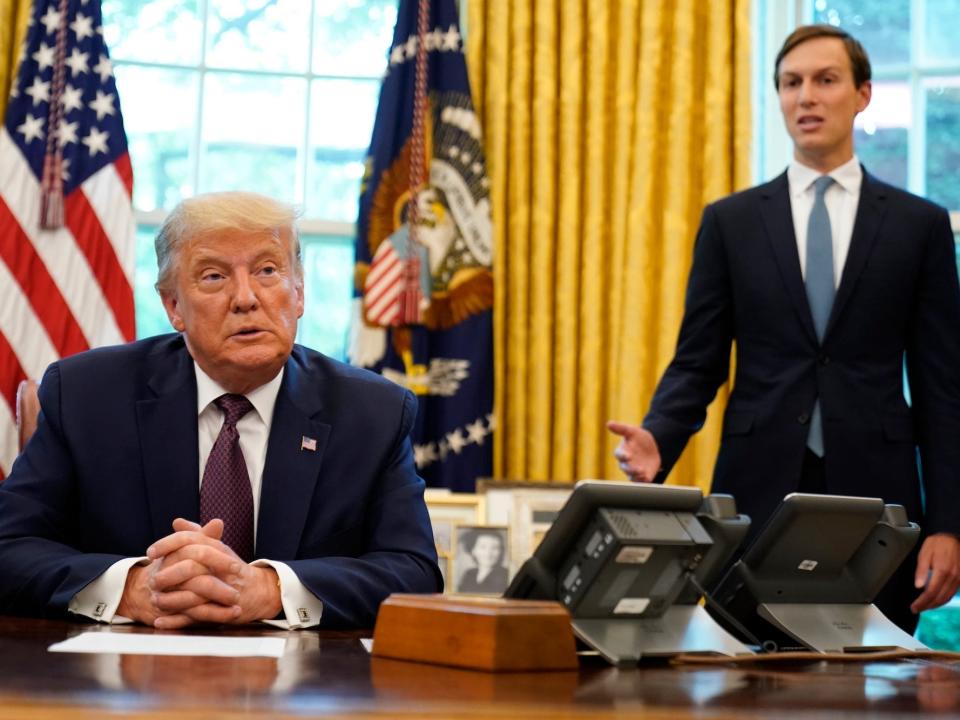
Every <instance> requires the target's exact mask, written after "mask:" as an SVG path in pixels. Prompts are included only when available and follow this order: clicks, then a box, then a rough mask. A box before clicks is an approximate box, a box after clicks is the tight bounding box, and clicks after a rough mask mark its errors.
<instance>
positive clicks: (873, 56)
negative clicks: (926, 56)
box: [813, 0, 910, 67]
mask: <svg viewBox="0 0 960 720" xmlns="http://www.w3.org/2000/svg"><path fill="white" fill-rule="evenodd" d="M813 21H814V22H818V23H829V24H830V25H838V26H839V27H842V28H843V29H844V30H846V31H847V32H849V33H850V34H851V35H853V36H854V37H855V38H857V40H859V41H860V42H861V43H862V44H863V46H864V48H866V50H867V54H868V55H869V56H870V61H871V63H872V64H873V65H874V67H876V66H879V65H886V64H889V63H907V62H909V61H910V0H884V1H883V2H875V1H874V0H815V2H814V20H813Z"/></svg>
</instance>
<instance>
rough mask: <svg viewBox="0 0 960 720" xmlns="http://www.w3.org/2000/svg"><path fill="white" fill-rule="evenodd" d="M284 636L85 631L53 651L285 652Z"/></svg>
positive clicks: (236, 654) (247, 654)
mask: <svg viewBox="0 0 960 720" xmlns="http://www.w3.org/2000/svg"><path fill="white" fill-rule="evenodd" d="M284 644H285V640H284V639H283V638H276V637H217V636H216V635H149V634H141V633H112V632H85V633H81V634H80V635H76V636H74V637H72V638H69V639H67V640H64V641H63V642H58V643H54V644H53V645H51V646H50V647H49V648H47V650H49V651H50V652H75V653H115V654H120V655H212V656H214V657H273V658H278V657H281V656H283V647H284Z"/></svg>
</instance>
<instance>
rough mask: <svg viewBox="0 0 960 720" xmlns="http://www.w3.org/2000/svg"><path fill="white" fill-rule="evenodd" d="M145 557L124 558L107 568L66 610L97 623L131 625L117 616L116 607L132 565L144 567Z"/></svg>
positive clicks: (147, 560)
mask: <svg viewBox="0 0 960 720" xmlns="http://www.w3.org/2000/svg"><path fill="white" fill-rule="evenodd" d="M149 562H150V561H149V559H148V558H146V557H138V558H124V559H123V560H118V561H117V562H115V563H114V564H113V565H111V566H110V567H108V568H107V569H106V571H105V572H104V573H103V575H101V576H100V577H98V578H97V579H96V580H94V581H93V582H91V583H90V584H89V585H87V586H86V587H85V588H84V589H83V590H81V591H80V592H78V593H77V594H76V595H74V596H73V599H72V600H71V601H70V606H69V607H68V608H67V609H68V610H69V611H70V612H72V613H74V614H75V615H84V616H85V617H88V618H92V619H93V620H96V621H97V622H102V623H112V624H114V625H121V624H123V623H132V622H133V620H131V619H130V618H126V617H123V615H117V614H116V613H117V606H118V605H120V600H121V598H122V597H123V588H124V587H125V586H126V584H127V574H128V573H129V572H130V568H132V567H133V566H134V565H146V564H148V563H149Z"/></svg>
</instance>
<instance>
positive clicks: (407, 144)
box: [349, 0, 496, 491]
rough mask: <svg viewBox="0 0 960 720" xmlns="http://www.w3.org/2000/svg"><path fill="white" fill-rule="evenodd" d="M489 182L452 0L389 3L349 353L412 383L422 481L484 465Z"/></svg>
mask: <svg viewBox="0 0 960 720" xmlns="http://www.w3.org/2000/svg"><path fill="white" fill-rule="evenodd" d="M489 185H490V183H489V180H488V179H487V174H486V164H485V161H484V154H483V148H482V143H481V134H480V124H479V122H478V119H477V115H476V113H475V112H474V108H473V102H472V100H471V97H470V84H469V82H468V79H467V69H466V63H465V60H464V55H463V38H462V37H461V35H460V29H459V23H458V21H457V11H456V8H455V6H454V3H453V0H401V2H400V6H399V10H398V13H397V26H396V29H395V30H394V37H393V45H392V48H391V50H390V54H389V61H388V65H387V71H386V76H385V77H384V81H383V87H382V88H381V91H380V105H379V108H378V110H377V117H376V122H375V125H374V129H373V139H372V141H371V143H370V152H369V156H368V158H367V166H366V170H365V173H364V183H363V187H362V188H361V197H360V217H359V221H358V236H357V265H356V273H355V288H356V298H355V308H356V313H355V322H354V327H353V329H352V332H353V337H352V339H351V343H350V353H349V354H350V359H351V361H352V362H353V363H354V364H356V365H361V366H365V367H371V368H373V369H375V370H377V371H378V372H382V373H383V375H384V376H385V377H388V378H390V379H392V380H394V381H396V382H397V383H400V384H402V385H404V386H405V387H408V388H409V389H411V390H412V391H413V392H414V393H416V395H417V398H418V400H419V412H418V415H417V423H416V427H415V430H414V457H415V460H416V464H417V469H418V471H419V473H420V475H421V476H422V477H423V478H424V479H425V480H426V481H427V484H428V485H430V486H435V487H447V488H451V489H453V490H463V491H473V489H474V483H475V481H476V479H477V478H478V477H482V476H488V475H490V472H491V466H492V444H493V437H492V433H493V431H494V429H495V424H496V423H495V418H494V416H493V326H492V317H491V315H492V307H493V274H492V259H493V258H492V248H491V243H492V236H491V227H490V201H489Z"/></svg>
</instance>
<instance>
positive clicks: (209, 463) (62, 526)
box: [0, 192, 442, 629]
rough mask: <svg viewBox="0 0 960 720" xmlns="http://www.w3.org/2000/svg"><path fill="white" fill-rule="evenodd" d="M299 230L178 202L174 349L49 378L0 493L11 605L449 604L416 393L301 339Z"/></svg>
mask: <svg viewBox="0 0 960 720" xmlns="http://www.w3.org/2000/svg"><path fill="white" fill-rule="evenodd" d="M295 221H296V213H295V211H294V209H293V208H292V207H290V206H288V205H285V204H283V203H279V202H276V201H274V200H271V199H270V198H266V197H263V196H260V195H255V194H252V193H239V192H231V193H217V194H210V195H202V196H198V197H195V198H193V199H190V200H186V201H184V202H182V203H181V204H180V205H179V206H178V207H177V208H176V209H175V210H174V211H173V212H172V213H171V214H170V216H169V217H168V218H167V220H166V222H165V223H164V225H163V227H162V228H161V229H160V232H159V234H158V236H157V240H156V252H157V263H158V267H159V275H158V280H157V290H158V291H159V293H160V297H161V299H162V301H163V305H164V308H165V309H166V311H167V315H168V317H169V318H170V322H171V324H172V325H173V328H174V329H175V330H176V331H177V333H176V334H174V335H164V336H159V337H155V338H150V339H147V340H141V341H138V342H135V343H131V344H128V345H124V346H118V347H112V348H102V349H98V350H92V351H90V352H86V353H82V354H80V355H77V356H74V357H71V358H67V359H64V360H61V361H59V362H56V363H54V364H53V365H51V366H50V368H49V369H48V370H47V372H46V374H45V375H44V378H43V381H42V382H41V385H40V405H41V412H40V418H39V423H38V427H37V431H36V434H35V435H34V437H33V438H32V439H31V441H30V442H29V444H28V445H27V447H26V448H25V450H24V452H23V454H22V455H21V456H20V457H19V458H18V459H17V461H16V463H15V464H14V466H13V469H12V471H11V473H10V477H9V478H8V479H7V480H6V481H5V482H4V483H3V484H2V485H0V575H2V577H3V582H2V583H0V610H2V611H3V612H13V613H23V614H65V613H67V612H68V611H69V612H71V613H74V614H76V615H82V616H87V617H90V618H93V619H96V620H100V621H103V622H122V621H124V620H132V621H135V622H141V623H145V624H148V625H153V626H154V627H157V628H164V629H171V628H180V627H184V626H187V625H190V624H193V623H198V622H200V623H204V622H206V623H246V622H251V621H257V620H266V621H271V622H277V623H280V624H282V625H283V626H286V627H292V628H296V627H310V626H313V625H317V624H321V625H323V626H325V627H371V626H372V625H373V621H374V618H375V617H376V612H377V608H378V606H379V604H380V602H381V601H382V600H383V599H384V598H385V597H386V596H387V595H388V594H390V593H391V592H436V591H438V590H439V589H440V588H441V586H442V580H441V576H440V572H439V569H438V567H437V561H436V551H435V549H434V544H433V539H432V533H431V529H430V522H429V519H428V516H427V512H426V506H425V504H424V501H423V487H424V483H423V481H422V480H421V479H420V478H418V477H417V475H416V471H415V468H414V463H413V453H412V449H411V443H410V438H409V434H410V430H411V427H412V425H413V421H414V417H415V414H416V401H415V399H414V397H413V395H412V394H411V393H410V392H408V391H406V390H404V389H402V388H400V387H398V386H396V385H394V384H393V383H390V382H388V381H386V380H384V379H382V378H380V377H378V376H377V375H374V374H373V373H370V372H367V371H364V370H358V369H355V368H351V367H349V366H347V365H344V364H342V363H339V362H336V361H334V360H331V359H330V358H327V357H325V356H323V355H321V354H319V353H317V352H314V351H312V350H308V349H307V348H304V347H301V346H299V345H296V344H295V343H294V338H295V336H296V331H297V322H298V320H299V318H300V317H301V316H302V315H303V269H302V266H301V261H300V248H299V240H298V237H297V230H296V224H295Z"/></svg>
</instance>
